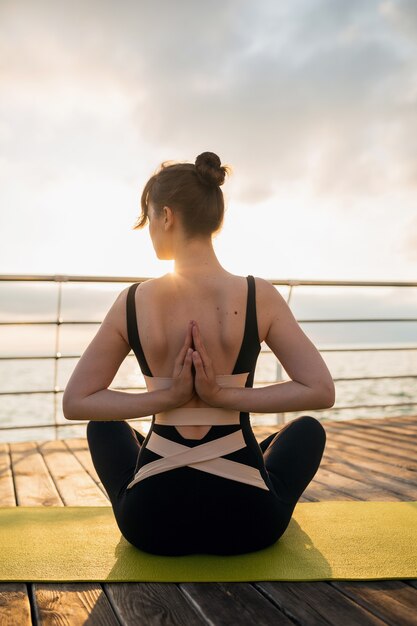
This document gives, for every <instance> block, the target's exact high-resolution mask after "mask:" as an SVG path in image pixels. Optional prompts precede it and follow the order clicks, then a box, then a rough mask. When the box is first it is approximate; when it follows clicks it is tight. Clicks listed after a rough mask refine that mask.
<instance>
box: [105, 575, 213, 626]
mask: <svg viewBox="0 0 417 626" xmlns="http://www.w3.org/2000/svg"><path fill="white" fill-rule="evenodd" d="M105 588H106V591H107V593H108V596H109V599H110V601H111V603H112V605H113V608H114V610H115V612H116V614H117V615H118V617H119V619H120V622H121V623H122V624H135V625H136V624H161V625H163V626H171V625H172V626H174V625H178V624H190V625H191V626H203V625H206V624H207V621H206V620H205V619H204V618H203V617H202V615H201V614H200V611H199V609H198V606H197V607H196V606H195V605H194V604H192V603H190V602H189V601H188V599H187V598H186V596H185V595H184V594H183V593H182V592H181V590H180V589H179V588H178V585H176V584H175V583H145V582H143V583H118V584H113V585H110V584H106V585H105Z"/></svg>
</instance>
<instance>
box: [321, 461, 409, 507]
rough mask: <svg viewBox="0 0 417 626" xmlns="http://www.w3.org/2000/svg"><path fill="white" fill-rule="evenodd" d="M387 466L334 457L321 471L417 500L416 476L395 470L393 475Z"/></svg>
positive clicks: (405, 470)
mask: <svg viewBox="0 0 417 626" xmlns="http://www.w3.org/2000/svg"><path fill="white" fill-rule="evenodd" d="M391 467H392V466H389V465H383V464H382V463H375V462H373V461H367V460H365V459H360V460H357V461H355V460H354V459H352V458H350V459H349V460H348V461H345V460H342V461H340V460H339V457H338V455H335V456H334V457H333V458H332V459H331V460H329V461H326V463H323V465H322V468H323V470H330V471H331V472H335V473H337V474H339V475H342V476H349V477H350V478H353V479H356V480H360V481H361V482H363V483H365V482H367V484H371V483H372V485H374V486H378V487H379V488H382V489H383V490H386V491H387V492H388V493H394V494H397V495H399V496H401V497H402V498H407V499H408V500H417V483H416V479H417V476H416V475H415V472H414V476H413V472H410V471H409V470H407V469H403V468H400V467H399V468H396V469H397V472H396V475H394V474H393V473H392V471H391Z"/></svg>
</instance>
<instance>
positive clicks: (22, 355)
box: [0, 281, 417, 442]
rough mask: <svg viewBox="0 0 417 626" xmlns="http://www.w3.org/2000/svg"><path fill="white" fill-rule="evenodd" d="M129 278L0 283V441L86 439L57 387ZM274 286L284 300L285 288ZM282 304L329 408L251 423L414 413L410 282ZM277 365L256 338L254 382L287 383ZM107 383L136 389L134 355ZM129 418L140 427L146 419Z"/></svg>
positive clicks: (416, 375)
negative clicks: (329, 383) (315, 365)
mask: <svg viewBox="0 0 417 626" xmlns="http://www.w3.org/2000/svg"><path fill="white" fill-rule="evenodd" d="M128 284H130V283H120V282H118V283H100V284H96V283H91V284H90V283H65V284H62V285H61V290H59V288H58V283H56V282H55V283H54V282H51V283H48V282H40V281H39V282H38V281H32V282H22V281H7V282H0V322H2V323H1V324H0V441H2V442H12V441H32V440H33V441H44V440H51V439H55V438H58V439H66V438H73V437H85V429H86V425H87V422H86V421H83V422H74V421H69V420H66V419H65V417H64V416H63V413H62V395H63V391H64V389H65V385H66V383H67V381H68V380H69V377H70V375H71V373H72V371H73V370H74V368H75V366H76V363H77V360H78V358H79V356H80V355H81V354H82V353H83V351H84V350H85V348H86V347H87V346H88V344H89V342H90V341H91V340H92V338H93V337H94V335H95V334H96V332H97V329H98V327H99V324H100V323H101V320H102V319H103V318H104V316H105V313H106V312H107V310H108V309H109V307H110V306H111V304H112V302H113V301H114V300H115V298H116V297H117V294H118V293H119V292H120V291H121V290H122V289H123V288H124V287H125V286H127V285H128ZM277 288H278V290H279V291H280V293H281V294H282V295H283V296H284V297H285V298H286V299H287V301H288V295H289V292H288V288H287V287H286V286H283V285H278V286H277ZM289 306H290V308H291V310H292V312H293V314H294V316H295V318H296V319H297V321H298V323H299V325H300V327H301V329H302V330H303V332H304V333H305V334H306V335H307V336H308V337H309V339H310V340H311V341H312V342H313V343H314V345H315V346H316V348H317V349H318V350H319V352H320V354H321V356H322V357H323V359H324V361H325V363H326V365H327V367H328V369H329V371H330V373H331V375H332V377H333V380H334V382H335V387H336V401H335V404H334V406H333V407H331V408H328V409H320V410H318V409H310V408H308V407H306V408H305V409H303V410H300V411H291V412H280V413H268V414H258V413H252V414H251V423H252V424H253V425H265V426H274V425H277V426H278V425H281V424H283V423H286V422H288V421H290V420H292V419H295V418H296V417H298V416H300V415H305V414H309V415H312V416H314V417H316V418H317V419H319V420H332V421H340V420H350V419H356V418H368V419H372V418H386V417H396V416H402V415H405V416H414V415H417V319H416V310H417V288H415V287H409V288H403V287H360V286H356V287H345V286H340V287H339V286H338V287H330V286H329V287H315V286H308V287H304V286H299V287H297V288H295V289H293V291H292V293H291V298H290V301H289ZM57 320H58V321H59V323H58V324H57ZM353 320H355V321H353ZM300 358H302V355H300ZM284 365H285V364H282V363H280V361H279V359H278V357H277V356H276V355H275V354H274V353H273V352H271V350H270V348H269V347H268V345H267V344H266V343H265V342H263V343H262V345H261V353H260V355H259V357H258V362H257V367H256V371H255V379H254V387H262V386H266V385H271V384H276V383H277V382H282V381H286V380H290V377H289V376H288V374H287V373H286V371H285V367H284ZM110 388H111V389H119V390H123V391H126V392H138V391H145V389H146V388H145V382H144V379H143V376H142V374H141V371H140V368H139V365H138V363H137V361H136V358H135V356H134V354H133V353H131V354H130V355H128V356H127V357H126V359H125V360H124V362H123V363H122V365H121V366H120V368H119V370H118V372H117V374H116V376H115V378H114V380H113V382H112V384H111V385H110ZM115 419H117V417H115ZM129 422H130V423H131V424H132V426H134V427H135V428H138V429H139V430H141V431H142V432H144V433H146V432H147V430H148V429H149V427H150V423H151V417H150V416H149V417H142V418H139V419H137V420H129Z"/></svg>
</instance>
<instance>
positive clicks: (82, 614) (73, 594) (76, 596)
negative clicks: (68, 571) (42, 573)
mask: <svg viewBox="0 0 417 626" xmlns="http://www.w3.org/2000/svg"><path fill="white" fill-rule="evenodd" d="M33 587H34V591H35V593H34V596H35V604H34V613H35V618H36V620H37V623H39V624H42V626H55V625H56V624H69V625H70V626H83V625H84V624H89V626H90V624H91V626H120V624H121V623H122V622H120V621H119V620H118V619H117V617H116V615H115V613H114V611H113V609H112V607H111V604H110V602H109V600H108V599H107V597H106V594H105V593H104V592H103V590H102V589H101V587H100V585H98V584H97V583H36V584H34V585H33ZM15 623H17V622H15Z"/></svg>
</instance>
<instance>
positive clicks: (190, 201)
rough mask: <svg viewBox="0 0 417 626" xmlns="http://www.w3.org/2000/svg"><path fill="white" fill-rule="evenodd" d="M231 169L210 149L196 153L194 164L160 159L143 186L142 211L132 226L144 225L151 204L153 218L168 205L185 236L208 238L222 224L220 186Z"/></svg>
mask: <svg viewBox="0 0 417 626" xmlns="http://www.w3.org/2000/svg"><path fill="white" fill-rule="evenodd" d="M231 171H232V170H231V168H230V166H228V165H225V166H222V165H221V161H220V159H219V157H218V156H217V154H214V153H213V152H203V153H202V154H200V155H198V157H197V158H196V160H195V163H194V164H192V163H175V162H170V161H164V162H163V163H162V164H161V166H160V167H159V168H158V170H157V171H156V172H155V174H154V175H153V176H151V178H150V179H149V180H148V182H147V183H146V185H145V187H144V189H143V192H142V197H141V208H142V212H141V215H140V216H139V218H138V219H137V221H136V223H135V225H134V226H133V229H139V228H143V227H144V226H145V225H146V223H147V221H148V220H149V208H150V205H151V207H152V209H151V210H152V213H153V215H154V217H155V218H156V219H159V218H162V217H163V215H164V207H169V209H170V210H171V211H172V213H173V214H174V215H175V218H179V221H180V223H181V227H182V230H183V233H184V236H185V238H186V239H193V238H201V237H203V238H206V237H211V236H212V235H213V234H214V233H216V232H217V231H218V230H220V228H221V226H222V224H223V218H224V198H223V192H222V190H221V189H220V186H221V185H223V183H224V180H225V176H226V173H227V174H230V173H231ZM165 214H166V209H165Z"/></svg>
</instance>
